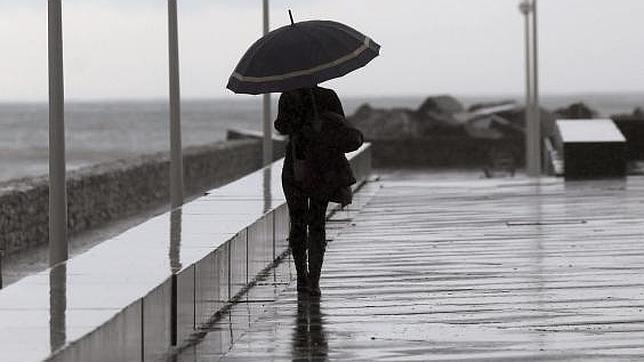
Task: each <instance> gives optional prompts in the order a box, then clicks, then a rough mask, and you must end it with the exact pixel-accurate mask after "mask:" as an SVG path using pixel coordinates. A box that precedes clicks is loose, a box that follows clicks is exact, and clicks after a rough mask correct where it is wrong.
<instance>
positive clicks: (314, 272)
mask: <svg viewBox="0 0 644 362" xmlns="http://www.w3.org/2000/svg"><path fill="white" fill-rule="evenodd" d="M324 249H325V248H324V247H323V246H322V245H315V246H313V245H311V247H310V248H309V293H310V294H311V296H313V297H319V296H320V295H321V294H322V292H321V291H320V273H321V272H322V262H323V261H324Z"/></svg>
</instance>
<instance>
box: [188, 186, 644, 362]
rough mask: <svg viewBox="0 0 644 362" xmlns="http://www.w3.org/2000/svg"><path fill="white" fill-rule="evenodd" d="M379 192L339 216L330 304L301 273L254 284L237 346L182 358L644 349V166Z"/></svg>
mask: <svg viewBox="0 0 644 362" xmlns="http://www.w3.org/2000/svg"><path fill="white" fill-rule="evenodd" d="M366 191H367V192H371V193H372V194H375V195H374V196H373V197H372V198H371V197H370V201H369V202H368V204H366V206H364V207H361V208H357V209H358V210H359V211H353V213H351V214H350V215H344V214H342V213H338V214H337V215H334V217H333V220H332V222H330V223H329V228H331V229H332V230H334V231H335V235H334V236H332V237H331V239H333V241H331V242H330V243H329V248H328V251H327V258H326V261H325V266H324V270H323V275H322V280H321V286H322V290H323V296H322V298H321V299H320V303H319V305H318V304H316V303H314V304H311V303H310V301H309V303H308V304H307V303H303V301H302V300H301V299H300V300H298V298H297V295H296V292H295V289H294V283H291V284H290V285H289V286H288V288H287V287H285V286H281V287H280V288H276V287H274V286H272V287H271V288H273V289H270V290H271V293H269V294H270V297H262V296H261V295H260V294H261V293H266V292H259V291H251V293H255V296H254V297H249V300H253V298H256V300H262V302H261V303H248V305H244V308H245V309H244V311H245V313H244V317H243V318H242V319H243V321H244V322H243V323H241V322H240V321H239V318H240V316H239V315H238V313H240V312H239V310H237V311H235V312H233V314H232V316H230V317H229V319H228V322H227V323H228V324H225V325H222V329H224V330H225V331H226V335H227V337H226V338H227V340H226V341H227V344H226V346H225V347H224V348H218V349H217V351H218V352H217V354H216V355H215V354H210V355H209V354H208V351H209V350H215V348H214V346H215V344H214V342H211V341H212V340H211V339H209V337H207V338H206V339H204V341H203V342H202V343H200V344H197V345H196V346H195V347H194V348H193V350H192V351H191V352H190V353H184V354H181V355H180V356H179V358H178V360H180V361H208V360H213V359H215V360H216V359H222V360H225V361H267V360H275V361H299V360H302V361H322V360H339V361H344V360H350V361H373V360H388V361H430V360H437V361H524V360H530V361H636V360H644V342H643V341H644V278H642V271H644V244H643V243H642V235H644V208H643V207H642V205H644V178H629V179H628V180H627V181H626V182H617V183H616V182H613V181H594V182H579V183H565V184H564V183H563V182H562V181H560V180H555V179H544V180H543V181H542V182H537V183H535V182H534V181H532V180H527V179H521V178H517V179H512V180H468V179H465V178H459V179H454V180H450V179H446V178H432V177H423V176H422V175H419V174H415V175H411V177H405V175H400V174H396V175H395V176H387V175H386V176H385V177H384V178H383V180H382V181H381V182H380V184H377V183H374V184H371V185H369V186H368V187H367V190H366ZM361 195H362V196H360V197H362V198H363V199H367V198H366V197H364V194H361ZM365 202H366V201H365ZM582 221H583V222H582ZM289 267H290V268H291V277H292V276H293V274H292V273H293V271H294V269H293V268H292V266H289ZM280 268H285V267H284V266H283V265H281V266H279V267H278V269H280ZM275 274H276V275H275V276H276V277H277V279H276V280H280V276H279V275H280V274H279V272H276V273H275ZM278 289H279V291H277V290H278ZM258 293H259V294H258ZM236 307H239V306H236ZM230 342H234V343H230ZM222 351H223V352H222ZM215 356H216V358H215Z"/></svg>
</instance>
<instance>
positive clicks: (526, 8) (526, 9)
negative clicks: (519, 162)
mask: <svg viewBox="0 0 644 362" xmlns="http://www.w3.org/2000/svg"><path fill="white" fill-rule="evenodd" d="M531 6H532V5H531V4H530V1H529V0H523V2H521V4H520V6H519V9H520V10H521V13H522V14H523V15H524V17H525V26H524V30H525V34H524V35H525V85H526V90H525V165H526V173H527V174H530V170H531V169H530V168H531V166H532V159H533V156H532V149H533V147H532V64H531V61H532V44H531V35H530V32H531V31H530V30H531V27H530V8H531Z"/></svg>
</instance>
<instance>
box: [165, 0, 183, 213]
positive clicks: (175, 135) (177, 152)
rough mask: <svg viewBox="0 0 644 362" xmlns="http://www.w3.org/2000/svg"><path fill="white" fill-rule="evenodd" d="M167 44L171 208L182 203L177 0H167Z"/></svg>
mask: <svg viewBox="0 0 644 362" xmlns="http://www.w3.org/2000/svg"><path fill="white" fill-rule="evenodd" d="M168 45H169V46H168V54H169V57H168V58H169V62H170V73H169V75H170V205H171V208H172V209H175V208H177V207H179V206H181V205H182V204H183V154H182V149H181V93H180V88H179V87H180V83H179V36H178V24H177V0H168Z"/></svg>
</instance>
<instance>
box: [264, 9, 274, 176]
mask: <svg viewBox="0 0 644 362" xmlns="http://www.w3.org/2000/svg"><path fill="white" fill-rule="evenodd" d="M263 5H264V6H263V7H264V11H263V15H264V35H266V34H268V31H269V27H270V25H269V13H268V0H263ZM263 101H264V102H263V103H264V104H263V116H264V117H263V122H262V124H263V131H264V138H263V142H262V145H263V147H262V155H263V156H262V158H263V160H262V165H263V166H267V165H270V164H271V162H273V138H272V134H273V127H272V125H271V123H272V122H271V95H270V94H264V96H263Z"/></svg>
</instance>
